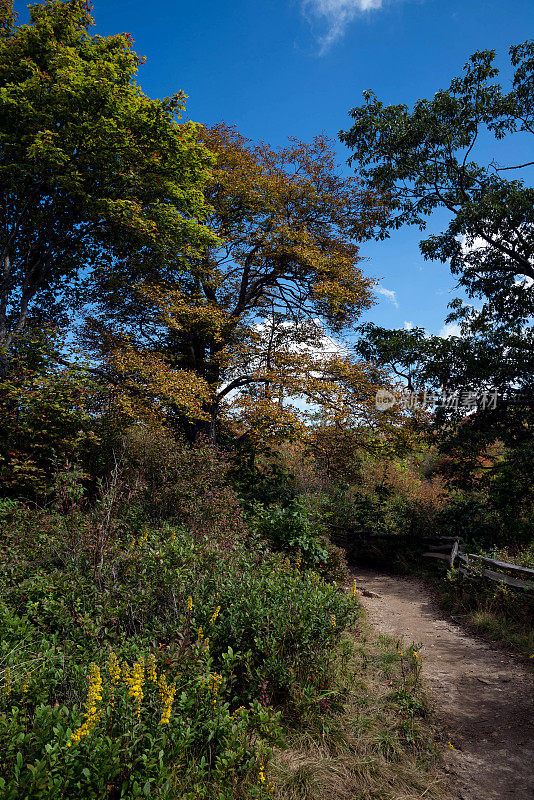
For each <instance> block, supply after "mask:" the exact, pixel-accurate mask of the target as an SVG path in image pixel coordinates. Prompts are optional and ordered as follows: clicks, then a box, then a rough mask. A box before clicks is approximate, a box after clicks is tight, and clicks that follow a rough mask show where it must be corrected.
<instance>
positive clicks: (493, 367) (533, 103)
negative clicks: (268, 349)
mask: <svg viewBox="0 0 534 800" xmlns="http://www.w3.org/2000/svg"><path fill="white" fill-rule="evenodd" d="M510 59H511V64H512V68H513V79H512V86H511V89H510V91H508V92H507V91H506V90H505V89H503V88H502V87H501V86H500V85H499V84H498V83H496V81H495V79H496V77H497V75H498V70H497V68H496V67H495V65H494V60H495V53H494V51H489V50H483V51H479V52H477V53H475V54H474V55H473V56H471V58H470V60H469V61H468V63H467V64H466V66H465V69H464V73H463V75H462V76H461V77H459V78H456V79H454V80H453V81H452V82H451V85H450V87H449V88H448V89H447V90H445V91H440V92H438V93H437V94H436V95H435V96H434V98H432V99H431V100H419V101H418V102H417V103H415V105H414V107H413V109H411V110H409V109H408V108H407V106H405V105H393V106H384V105H383V104H382V103H381V102H380V101H379V100H378V99H377V98H376V97H375V95H374V94H373V93H372V92H366V93H365V95H364V98H365V104H364V105H363V106H360V107H358V108H354V109H353V110H352V111H351V116H352V117H353V119H354V124H353V126H352V127H351V128H350V130H348V131H344V132H342V133H341V134H340V138H341V140H342V141H344V142H345V143H346V144H347V145H348V146H349V147H350V148H351V149H352V155H351V160H352V161H353V162H354V163H355V164H357V165H358V169H359V172H360V174H361V175H362V176H363V179H364V181H365V185H366V186H367V188H368V189H369V190H370V191H380V192H382V193H384V194H386V195H388V196H389V198H390V201H391V205H392V214H391V215H390V216H389V217H387V218H384V219H383V220H380V224H379V225H378V226H377V227H376V228H375V230H374V232H373V234H374V235H375V236H377V237H378V238H383V237H385V236H388V235H390V231H391V230H392V229H395V228H399V227H401V226H402V225H404V224H408V225H418V226H419V227H420V228H421V229H424V227H425V226H426V222H427V218H428V217H429V216H430V215H431V214H432V212H433V211H435V210H439V209H441V210H445V211H447V212H449V214H450V222H449V225H448V227H447V229H446V230H444V231H443V232H442V233H440V234H437V235H432V236H430V237H428V238H427V239H425V240H423V241H422V242H421V245H420V247H421V251H422V253H423V255H424V256H425V258H427V259H438V260H440V261H442V262H444V263H445V262H448V263H450V266H451V269H452V272H453V273H454V274H456V275H458V276H459V281H458V283H459V285H460V286H461V287H463V288H464V289H465V290H466V292H467V294H468V296H469V297H471V298H473V299H476V298H479V299H482V301H483V306H482V309H476V308H474V307H472V306H469V305H466V304H464V303H463V302H462V301H461V300H454V301H452V303H451V308H452V312H451V315H450V316H449V318H448V321H459V322H460V323H461V327H462V333H463V336H462V337H453V338H452V339H450V340H448V341H443V340H441V341H440V340H439V339H438V337H434V338H432V340H428V339H423V340H421V345H422V351H423V352H422V360H423V362H424V369H423V373H424V375H423V376H422V380H426V381H428V382H430V383H431V384H433V385H434V386H436V385H438V386H442V387H446V388H447V390H448V391H449V392H454V391H456V392H465V391H469V390H471V391H475V392H478V393H479V394H480V393H481V392H483V391H486V390H492V391H498V394H499V402H498V404H497V407H496V408H494V409H493V408H492V409H487V410H486V411H485V412H484V413H477V414H475V415H472V414H470V415H469V417H468V419H467V420H466V421H465V423H464V424H462V425H460V426H453V427H451V426H450V422H451V416H452V417H453V418H454V417H456V418H457V419H458V416H459V415H458V414H457V413H454V412H452V413H451V412H450V411H449V412H447V413H443V410H442V413H441V414H440V415H438V420H443V421H445V422H446V425H447V427H446V430H447V432H448V438H449V446H450V447H454V448H456V449H457V451H458V452H460V451H463V452H465V451H466V449H467V450H469V451H470V452H471V454H473V457H478V455H479V454H480V452H481V451H483V450H484V449H485V448H487V447H488V445H489V444H490V443H491V442H493V441H495V440H501V441H504V442H505V443H507V444H508V445H509V446H510V447H511V448H512V449H513V448H516V447H520V448H521V449H522V451H523V452H525V453H526V452H527V451H528V452H532V447H531V445H530V444H529V442H531V441H532V427H533V424H534V415H533V411H534V385H533V375H534V346H533V345H534V341H533V334H534V329H533V327H532V315H533V313H534V188H533V187H532V185H531V183H529V182H528V175H529V174H530V173H529V172H528V170H529V169H530V170H531V169H532V167H533V166H534V162H532V161H528V162H526V163H519V164H518V163H509V162H508V163H503V160H502V159H503V156H502V155H500V154H499V148H500V142H501V141H502V140H503V139H505V138H506V137H512V136H520V137H522V138H523V139H525V138H526V137H529V136H530V135H532V134H533V133H534V116H533V110H532V109H533V108H534V41H527V42H525V43H523V44H519V45H516V46H514V47H512V48H510ZM488 136H490V137H493V139H494V141H495V157H494V158H493V160H492V161H491V162H490V163H486V164H481V163H478V162H477V161H475V160H474V159H475V155H476V152H477V144H478V141H479V140H481V139H483V138H484V137H486V139H487V138H488ZM393 333H395V334H397V333H398V332H392V334H393ZM408 351H410V348H409V347H408V348H407V350H406V353H407V354H408V355H409V352H408ZM425 353H426V355H425ZM410 357H411V356H410ZM451 434H452V435H451ZM460 441H463V443H464V444H465V447H463V445H462V446H460Z"/></svg>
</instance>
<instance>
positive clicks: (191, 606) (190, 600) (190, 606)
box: [187, 595, 193, 611]
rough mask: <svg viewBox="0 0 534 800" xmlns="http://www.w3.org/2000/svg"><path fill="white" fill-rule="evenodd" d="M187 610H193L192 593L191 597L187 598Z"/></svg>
mask: <svg viewBox="0 0 534 800" xmlns="http://www.w3.org/2000/svg"><path fill="white" fill-rule="evenodd" d="M187 610H188V611H192V610H193V598H192V597H191V595H189V597H188V598H187Z"/></svg>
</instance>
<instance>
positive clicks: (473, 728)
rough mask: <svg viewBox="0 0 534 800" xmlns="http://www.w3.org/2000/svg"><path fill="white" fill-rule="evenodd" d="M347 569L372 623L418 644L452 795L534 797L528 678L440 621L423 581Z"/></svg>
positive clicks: (533, 717)
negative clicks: (447, 743) (445, 745)
mask: <svg viewBox="0 0 534 800" xmlns="http://www.w3.org/2000/svg"><path fill="white" fill-rule="evenodd" d="M353 573H354V578H355V579H356V585H357V587H358V588H359V589H360V593H361V595H362V596H361V601H362V604H363V606H364V607H365V609H366V610H367V613H368V617H369V621H370V622H371V624H372V625H373V626H374V627H375V628H376V629H378V631H380V632H382V633H387V634H389V635H391V636H394V637H399V638H404V641H405V643H406V644H411V643H412V641H413V642H415V643H417V644H418V643H419V642H421V643H422V649H421V655H422V656H423V676H424V680H425V684H426V688H427V690H428V693H429V696H430V699H431V701H432V702H433V704H434V706H435V715H436V718H437V721H438V724H439V725H440V727H441V728H442V729H443V731H444V735H445V741H447V739H448V740H450V741H451V742H452V744H453V746H454V750H449V749H448V748H445V754H444V759H445V770H446V771H447V772H449V775H450V777H451V779H452V784H453V789H454V791H455V793H456V795H457V797H458V798H459V800H512V798H513V800H534V676H532V675H531V674H530V673H529V672H528V671H527V670H526V669H525V667H524V666H523V665H522V664H521V663H520V662H519V661H518V660H517V659H515V658H514V657H513V656H511V655H508V654H507V653H505V652H501V651H499V650H498V649H496V648H493V647H491V646H490V645H488V644H485V643H483V642H480V641H478V640H476V639H474V638H473V637H472V636H470V635H469V634H468V633H466V632H465V631H464V630H462V628H460V627H459V626H458V625H456V624H455V623H454V622H451V621H450V620H448V619H446V618H445V615H444V614H443V612H442V611H441V610H440V609H439V607H438V605H437V604H436V603H435V602H434V601H433V600H432V598H431V596H430V595H429V593H428V592H427V590H426V589H425V588H424V586H423V584H422V583H420V582H418V581H416V580H414V579H412V578H410V579H407V578H400V577H393V576H389V575H381V574H377V573H376V572H372V571H369V570H361V569H356V570H353Z"/></svg>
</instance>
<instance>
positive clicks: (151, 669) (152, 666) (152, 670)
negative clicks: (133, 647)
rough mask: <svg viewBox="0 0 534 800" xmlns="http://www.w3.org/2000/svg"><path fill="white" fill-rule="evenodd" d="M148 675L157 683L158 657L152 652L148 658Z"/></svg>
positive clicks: (149, 678)
mask: <svg viewBox="0 0 534 800" xmlns="http://www.w3.org/2000/svg"><path fill="white" fill-rule="evenodd" d="M146 676H147V679H148V680H149V681H151V682H152V683H156V681H157V679H158V675H157V672H156V658H155V656H154V653H150V655H149V656H148V658H147V660H146Z"/></svg>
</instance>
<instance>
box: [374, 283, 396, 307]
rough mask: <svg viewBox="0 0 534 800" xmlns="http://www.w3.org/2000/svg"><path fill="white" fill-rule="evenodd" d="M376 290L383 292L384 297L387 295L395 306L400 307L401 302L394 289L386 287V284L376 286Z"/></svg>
mask: <svg viewBox="0 0 534 800" xmlns="http://www.w3.org/2000/svg"><path fill="white" fill-rule="evenodd" d="M375 290H376V291H377V292H378V294H381V295H383V296H384V297H387V299H388V300H389V302H390V303H393V305H394V306H395V308H398V307H399V303H398V301H397V293H396V292H394V291H393V290H392V289H386V287H385V286H380V285H378V286H375Z"/></svg>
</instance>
